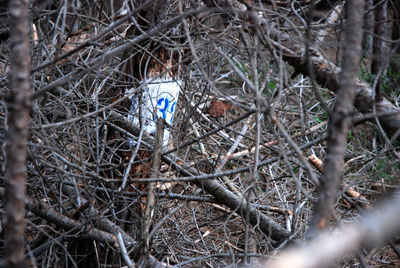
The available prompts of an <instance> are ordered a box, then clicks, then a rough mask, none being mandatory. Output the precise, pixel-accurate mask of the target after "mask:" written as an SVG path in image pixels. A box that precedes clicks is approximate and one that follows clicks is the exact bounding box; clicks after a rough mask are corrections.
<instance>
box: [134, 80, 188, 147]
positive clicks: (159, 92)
mask: <svg viewBox="0 0 400 268" xmlns="http://www.w3.org/2000/svg"><path fill="white" fill-rule="evenodd" d="M145 83H146V84H145V86H144V90H143V93H142V96H141V97H142V101H141V102H139V99H138V97H134V98H132V102H131V107H130V112H131V114H130V115H129V116H128V118H129V119H131V120H133V122H134V124H137V125H139V118H138V116H139V108H138V106H139V103H140V106H141V113H142V123H143V127H144V130H145V131H146V132H147V133H149V134H154V133H155V131H156V124H155V120H157V118H163V119H165V121H166V122H167V123H168V124H169V125H172V122H173V119H174V114H175V109H176V103H177V101H178V97H179V90H180V87H181V81H180V80H173V79H171V78H164V79H154V80H148V81H145ZM169 133H170V130H169V129H168V128H166V129H165V130H164V138H163V144H164V146H165V145H167V144H168V138H169ZM129 143H130V144H131V145H133V144H134V143H133V141H129Z"/></svg>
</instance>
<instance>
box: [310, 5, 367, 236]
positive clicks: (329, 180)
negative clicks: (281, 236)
mask: <svg viewBox="0 0 400 268" xmlns="http://www.w3.org/2000/svg"><path fill="white" fill-rule="evenodd" d="M345 10H346V33H345V49H344V55H343V71H342V73H341V75H340V80H339V81H340V84H339V90H338V92H337V97H336V102H335V106H334V108H333V112H332V113H331V117H330V119H329V124H328V148H327V155H326V163H325V167H324V171H323V177H322V180H321V186H320V196H319V199H318V201H317V203H316V205H315V208H314V211H315V214H314V217H313V219H312V223H311V229H310V234H311V235H313V234H314V233H316V232H318V231H319V230H321V229H325V228H327V227H328V226H329V222H330V219H331V218H332V216H333V215H334V208H335V204H336V199H337V191H338V185H339V178H340V173H341V170H342V166H343V155H344V150H345V146H346V141H347V132H348V129H349V127H350V126H351V125H352V111H353V107H354V106H353V103H354V99H355V97H356V87H357V84H356V82H357V77H358V70H359V62H360V58H361V42H362V33H363V31H362V25H363V24H362V21H363V10H364V1H363V0H355V1H348V2H346V6H345Z"/></svg>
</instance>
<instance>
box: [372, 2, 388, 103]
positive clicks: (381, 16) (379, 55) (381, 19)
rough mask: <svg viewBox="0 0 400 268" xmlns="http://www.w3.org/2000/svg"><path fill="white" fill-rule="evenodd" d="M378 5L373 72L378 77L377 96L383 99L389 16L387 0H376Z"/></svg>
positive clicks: (373, 49)
mask: <svg viewBox="0 0 400 268" xmlns="http://www.w3.org/2000/svg"><path fill="white" fill-rule="evenodd" d="M374 2H375V4H377V6H376V7H375V23H374V39H373V42H372V63H371V73H373V74H374V75H375V77H376V79H378V81H377V83H376V88H375V96H376V99H377V100H380V99H381V93H380V76H381V75H382V72H383V69H382V68H384V64H383V63H384V61H385V60H384V54H385V52H384V50H385V42H384V41H383V39H384V38H385V36H386V22H385V21H386V16H387V2H382V3H380V4H378V3H379V2H380V1H374Z"/></svg>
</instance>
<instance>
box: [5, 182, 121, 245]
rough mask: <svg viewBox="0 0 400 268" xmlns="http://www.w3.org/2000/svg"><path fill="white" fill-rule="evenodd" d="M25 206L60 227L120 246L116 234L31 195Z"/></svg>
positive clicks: (27, 198)
mask: <svg viewBox="0 0 400 268" xmlns="http://www.w3.org/2000/svg"><path fill="white" fill-rule="evenodd" d="M4 192H5V191H4V188H0V197H1V198H4ZM25 206H26V208H27V209H28V210H29V211H31V212H33V213H35V214H36V215H37V216H39V217H41V218H43V219H45V220H46V221H48V222H50V223H54V224H56V225H57V226H59V227H62V228H65V229H67V230H77V231H79V233H80V235H81V236H83V237H85V238H89V239H93V240H96V241H99V242H103V243H108V244H110V245H112V246H114V247H118V242H117V237H116V236H115V235H113V234H110V233H108V232H104V231H101V230H99V229H97V228H94V227H92V226H88V225H87V224H84V223H81V222H79V221H76V220H73V219H71V218H69V217H67V216H64V215H62V214H60V213H58V212H57V211H55V210H54V209H52V208H50V207H48V206H47V205H46V204H44V203H42V202H37V201H34V200H32V199H31V198H29V197H26V198H25Z"/></svg>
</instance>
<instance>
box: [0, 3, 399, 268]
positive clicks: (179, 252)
mask: <svg viewBox="0 0 400 268" xmlns="http://www.w3.org/2000/svg"><path fill="white" fill-rule="evenodd" d="M139 2H141V3H139ZM142 2H144V3H142ZM161 2H163V1H160V2H158V1H155V2H154V3H153V2H152V1H110V2H109V1H93V2H92V1H60V3H55V2H53V1H33V3H32V7H31V13H32V29H31V31H32V40H31V49H32V87H33V92H34V93H33V98H34V99H33V106H32V112H31V122H30V129H29V130H30V136H29V142H28V161H27V176H26V185H27V198H26V201H25V205H26V223H27V226H26V235H25V241H26V258H27V259H28V260H29V263H30V265H32V266H35V267H36V266H49V267H69V266H71V267H78V266H80V267H92V266H94V267H97V266H98V267H106V266H107V267H120V266H126V265H132V267H133V265H134V264H129V262H130V261H132V263H136V265H137V266H140V265H144V264H145V263H147V262H149V261H150V262H151V265H155V266H157V265H159V266H161V265H171V266H177V267H186V266H209V267H218V266H229V265H236V264H239V263H255V262H258V261H259V260H262V259H264V258H266V257H269V256H272V255H275V254H277V253H278V252H279V250H280V249H282V248H283V247H284V246H285V245H287V244H290V243H292V242H293V243H297V242H298V241H299V240H303V239H304V238H305V235H306V233H307V230H308V227H309V224H310V222H311V218H312V216H313V204H314V202H315V201H316V198H317V196H318V192H317V189H318V185H319V184H320V177H321V174H322V169H323V167H322V162H321V161H323V159H324V158H325V155H326V143H325V141H326V139H327V134H326V133H327V123H328V118H329V111H330V110H331V109H332V107H333V105H334V99H335V92H336V91H337V90H338V75H339V74H340V71H341V69H340V67H339V66H340V60H338V59H340V57H341V55H342V48H341V42H342V32H343V30H344V26H343V25H344V24H343V23H344V22H343V12H342V9H343V3H341V1H335V6H333V7H334V8H333V7H332V8H329V9H328V10H319V11H318V12H315V11H314V12H311V11H310V10H311V9H312V5H310V4H309V3H300V2H302V1H300V2H296V1H254V3H252V5H250V6H247V5H246V3H245V2H246V1H244V2H243V3H239V2H236V1H228V2H224V1H194V0H193V1H168V4H166V3H161ZM216 2H218V3H219V5H218V4H217V5H216V4H215V3H216ZM261 2H263V3H261ZM305 2H308V1H305ZM110 3H114V5H111V4H110ZM227 3H232V4H227ZM335 12H336V13H337V15H335V14H336V13H335ZM5 31H6V28H5ZM1 36H3V35H1ZM307 38H308V39H307ZM306 40H312V42H309V43H308V45H306V43H307V42H306ZM7 42H8V41H7V39H6V37H5V38H4V40H2V41H1V43H0V46H1V47H0V49H1V51H2V56H1V61H0V71H1V83H2V88H1V102H0V120H1V129H0V134H1V136H0V138H1V142H2V144H3V148H4V143H5V140H6V135H5V133H6V131H7V124H6V122H7V107H6V103H7V94H8V82H7V76H8V74H9V70H10V69H9V66H8V62H9V60H8V56H7V55H8V46H7V45H8V43H7ZM305 48H307V49H308V51H309V52H307V53H306V52H305ZM336 55H338V57H336ZM306 58H309V59H311V60H310V61H309V62H310V65H307V61H306ZM366 60H367V61H368V59H366ZM365 70H366V71H365V73H361V74H360V77H359V78H360V79H359V80H358V89H357V90H358V91H357V94H358V95H357V99H356V108H357V109H358V110H356V109H354V114H352V116H353V117H354V120H353V121H354V125H353V127H352V128H351V129H350V130H349V132H348V137H347V138H348V143H347V146H346V148H345V157H344V163H343V172H342V180H341V182H340V187H339V188H340V189H339V195H338V198H337V205H336V214H335V219H334V221H335V222H337V223H338V222H354V221H356V220H357V219H358V218H359V215H360V211H362V210H364V209H369V208H371V207H373V206H374V203H373V202H374V201H375V200H376V199H380V198H381V197H382V196H386V195H387V193H388V192H390V191H393V190H394V189H397V186H396V184H397V183H398V175H399V171H398V165H399V160H398V153H397V147H396V146H397V145H396V144H397V143H396V141H393V140H390V137H391V135H392V134H393V130H396V129H397V128H398V122H400V121H399V120H398V119H397V117H398V114H397V112H398V109H397V108H396V107H395V105H393V104H392V103H397V101H398V99H397V98H398V96H397V95H396V94H394V93H393V92H395V90H396V88H391V89H392V90H393V91H391V92H389V91H388V92H387V93H389V94H387V96H388V99H389V100H388V99H386V98H384V97H383V99H381V101H380V102H377V103H376V105H375V106H374V107H372V106H373V104H372V100H371V99H370V96H371V94H372V93H371V92H372V87H371V84H368V83H366V82H365V81H363V78H364V77H363V75H366V74H368V73H369V72H368V68H367V67H365ZM148 76H151V78H152V79H154V80H156V79H159V78H161V77H164V76H167V77H170V78H171V77H172V78H171V79H175V80H179V81H180V83H179V86H180V89H179V90H180V92H179V101H178V102H177V109H176V112H175V115H174V119H173V125H172V126H166V127H167V129H166V130H164V131H169V132H170V137H169V142H168V144H167V145H165V146H163V148H162V152H159V153H158V157H159V159H161V160H159V161H157V162H156V163H154V161H155V160H154V159H157V158H156V157H154V155H155V154H156V152H157V151H159V150H160V149H161V147H160V145H158V146H157V141H156V140H157V139H156V136H157V135H149V134H148V133H146V132H145V131H143V130H141V128H140V124H141V123H143V122H142V121H143V120H139V124H137V122H136V123H134V121H133V120H132V118H133V117H134V116H135V113H136V116H139V117H140V116H142V114H141V112H138V111H139V110H140V109H137V110H135V109H132V108H131V102H132V100H133V99H135V96H138V95H140V94H143V92H145V91H146V89H147V88H148V84H147V83H148V81H150V83H151V81H153V80H146V79H148ZM310 77H312V78H313V79H314V80H311V79H310ZM143 81H147V82H143ZM368 82H369V81H368ZM398 90H399V89H398V88H397V91H396V92H398ZM391 93H393V94H391ZM390 94H391V95H390ZM139 99H140V98H139ZM138 105H139V106H140V105H145V103H143V102H140V101H139V104H138ZM373 110H374V112H375V111H376V112H378V113H381V114H383V115H384V117H380V118H382V121H381V122H380V124H379V125H378V127H376V126H375V124H373V123H372V122H371V121H368V119H373V120H375V119H376V118H377V117H376V116H374V114H372V111H373ZM361 113H363V114H361ZM374 118H375V119H374ZM140 122H141V123H140ZM384 131H387V133H390V134H388V135H382V133H383V132H384ZM394 132H395V131H394ZM155 144H156V145H155ZM158 144H159V142H158ZM5 158H6V155H5V152H4V150H2V152H1V162H2V163H4V161H5ZM152 159H153V160H152ZM3 171H4V167H3V170H2V177H1V178H2V180H4V179H3V176H4V175H3V173H4V172H3ZM149 185H152V187H149ZM0 193H1V195H2V196H4V188H3V187H2V188H0ZM153 197H154V200H155V201H154V208H151V207H150V208H149V206H148V205H147V206H146V204H149V203H150V200H152V199H153ZM3 205H4V204H2V206H3ZM3 225H4V219H2V222H1V230H2V233H1V234H2V235H4V231H3V230H4V229H3ZM146 226H147V228H146ZM390 246H391V247H392V248H393V249H395V251H393V252H398V250H397V248H396V241H393V242H391V243H390ZM3 247H4V245H1V248H3ZM396 250H397V251H396ZM393 252H392V250H391V249H387V248H374V249H373V250H371V249H369V250H368V251H367V250H360V252H359V254H358V255H357V256H358V258H350V257H349V258H348V259H346V260H344V262H343V265H348V266H350V265H360V264H359V263H363V262H365V263H370V264H372V265H376V266H379V265H380V264H379V263H382V265H385V264H387V263H398V260H396V257H393V255H394V253H393ZM143 256H147V258H144V257H143ZM147 264H148V263H147Z"/></svg>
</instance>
